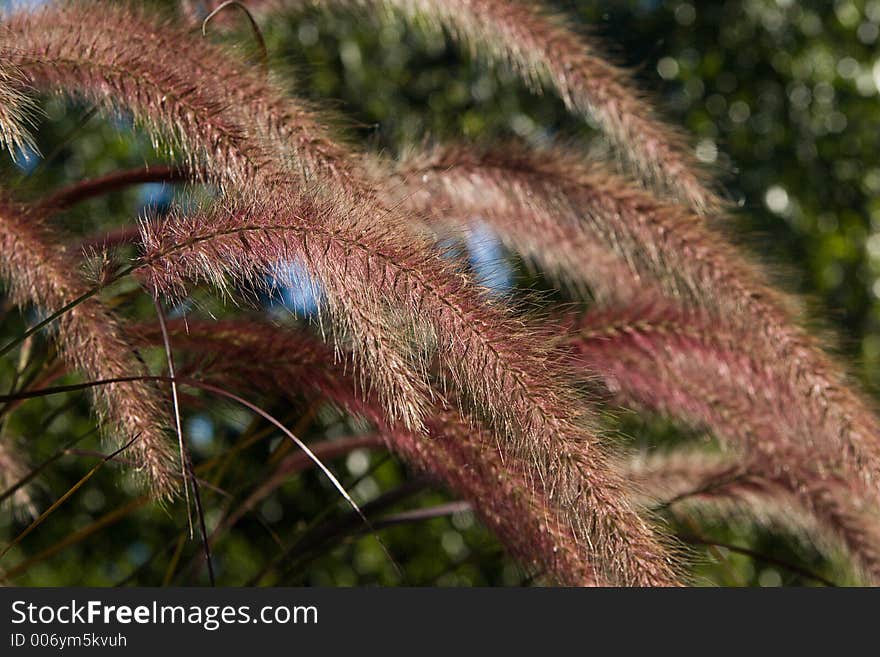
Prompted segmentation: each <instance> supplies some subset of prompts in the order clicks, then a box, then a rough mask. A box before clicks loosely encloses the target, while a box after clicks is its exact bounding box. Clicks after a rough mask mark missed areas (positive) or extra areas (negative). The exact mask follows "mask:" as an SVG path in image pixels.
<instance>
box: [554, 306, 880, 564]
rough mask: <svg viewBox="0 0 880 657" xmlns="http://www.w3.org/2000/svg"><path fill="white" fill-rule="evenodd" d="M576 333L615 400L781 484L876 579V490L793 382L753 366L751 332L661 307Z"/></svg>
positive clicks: (607, 316)
mask: <svg viewBox="0 0 880 657" xmlns="http://www.w3.org/2000/svg"><path fill="white" fill-rule="evenodd" d="M573 331H574V332H573V336H574V337H573V338H572V340H571V347H572V355H573V358H574V359H575V360H576V362H578V363H580V364H581V365H582V366H583V367H585V368H586V370H587V372H589V374H590V375H596V374H598V375H600V376H601V377H603V378H604V380H605V382H606V385H607V387H608V388H609V390H611V391H612V392H613V393H614V394H615V396H616V397H617V398H618V399H619V400H620V401H621V402H623V403H624V404H626V405H636V406H639V407H643V408H647V409H649V410H652V411H655V412H659V413H662V414H666V415H669V416H672V417H675V418H678V419H680V420H683V421H685V422H687V423H689V424H693V425H696V426H702V427H705V428H707V429H709V430H711V431H712V432H713V433H714V434H715V435H716V436H718V437H719V438H720V439H723V440H726V441H728V442H730V443H732V444H734V445H736V446H737V447H738V448H739V449H741V450H743V451H744V452H745V454H746V455H747V457H748V460H749V462H750V464H751V465H750V468H751V470H750V471H751V472H752V474H754V475H755V476H763V477H765V478H767V479H768V480H771V481H773V482H775V485H778V486H784V487H785V488H786V489H787V490H788V491H789V492H790V494H792V495H794V496H796V497H797V498H798V499H799V500H800V501H801V504H802V505H803V506H804V507H805V508H807V509H809V510H810V511H811V512H812V513H814V514H815V516H816V517H817V519H818V520H819V522H821V523H822V524H823V525H824V526H825V527H827V528H828V529H829V530H831V531H834V532H836V533H837V534H838V535H839V536H840V537H841V539H842V540H844V541H845V542H846V544H847V545H848V547H849V549H850V551H851V552H852V553H853V555H854V556H855V557H856V558H858V559H859V560H860V562H861V563H862V564H863V566H864V567H865V569H866V571H867V572H869V573H871V575H872V577H874V578H877V577H880V569H878V565H880V560H878V556H880V521H877V520H876V518H878V517H880V514H878V513H877V510H878V509H880V499H878V493H877V490H876V488H875V487H874V486H872V485H870V484H869V483H867V482H866V481H865V478H864V476H863V473H862V472H861V471H860V469H859V467H858V465H857V464H855V463H853V461H852V460H851V459H849V458H847V456H846V455H845V454H842V453H841V451H840V450H839V448H837V447H836V443H835V440H833V437H832V438H828V437H825V436H823V435H822V431H823V430H824V427H823V424H822V422H821V420H822V418H821V417H818V416H816V415H815V409H814V407H813V405H812V404H811V403H810V400H808V399H805V398H804V397H803V396H801V395H800V392H799V391H798V389H797V386H796V383H795V382H792V381H791V380H790V379H788V378H786V377H784V376H780V375H779V374H778V373H774V372H773V371H772V370H771V369H770V368H768V367H766V366H765V365H764V364H763V363H761V362H760V361H756V360H755V359H754V351H753V350H752V347H751V342H752V338H750V336H749V335H748V334H744V335H743V334H740V333H739V331H738V329H736V328H733V327H725V326H724V325H723V324H719V322H718V321H717V320H716V319H714V318H712V317H711V316H708V315H706V314H705V313H700V312H697V311H686V310H681V309H678V308H675V307H672V306H668V305H667V306H662V305H658V304H655V305H654V306H641V307H635V308H624V309H619V310H616V311H615V310H607V311H604V312H600V313H596V314H594V315H591V314H587V315H586V316H585V317H584V318H583V319H582V320H581V321H580V322H576V323H575V324H574V326H573ZM872 517H873V518H874V520H872Z"/></svg>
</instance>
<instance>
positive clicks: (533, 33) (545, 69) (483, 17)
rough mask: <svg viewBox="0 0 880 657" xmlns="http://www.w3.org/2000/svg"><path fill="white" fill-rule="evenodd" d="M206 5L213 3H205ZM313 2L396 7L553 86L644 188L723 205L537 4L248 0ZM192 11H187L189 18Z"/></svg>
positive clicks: (616, 76) (701, 172) (615, 78)
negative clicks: (600, 134) (602, 135)
mask: <svg viewBox="0 0 880 657" xmlns="http://www.w3.org/2000/svg"><path fill="white" fill-rule="evenodd" d="M206 5H207V8H208V9H209V10H210V9H213V8H215V7H217V6H219V5H220V2H219V0H211V1H210V2H208V3H206ZM310 6H317V7H322V8H326V9H331V10H332V9H337V8H340V9H343V10H351V9H354V10H364V12H365V13H367V12H369V14H370V15H371V16H373V17H375V16H377V15H381V14H382V13H383V11H385V10H389V11H395V12H399V13H401V14H402V15H403V16H404V17H405V18H409V19H418V20H417V24H418V25H427V26H429V27H432V28H437V29H441V30H445V31H446V32H448V33H449V34H450V35H451V36H452V37H453V38H454V39H456V40H457V41H460V42H461V43H462V44H463V45H465V46H466V47H467V48H468V49H469V51H470V52H471V54H472V55H474V56H476V57H479V58H481V59H484V60H487V61H489V62H491V63H501V64H503V65H506V66H508V67H509V68H511V69H512V70H513V71H514V72H515V73H516V74H518V75H519V76H520V77H522V78H523V79H524V80H525V82H526V83H527V84H528V85H529V86H530V87H532V88H533V89H541V88H550V89H553V90H554V91H556V93H558V94H559V96H560V97H561V98H562V100H563V101H564V102H565V105H566V107H567V108H568V109H569V111H571V112H573V113H574V114H575V115H577V116H579V117H580V118H582V119H585V120H587V121H588V122H590V123H591V124H593V125H596V124H598V126H599V127H600V129H601V130H602V131H603V132H604V133H605V134H606V135H607V137H608V139H609V141H610V143H611V145H612V146H613V147H614V149H615V151H616V153H617V154H618V155H619V156H620V158H621V160H622V161H623V162H625V163H626V164H628V165H629V168H630V169H631V170H632V171H633V172H634V173H635V174H636V175H637V176H638V177H639V179H641V180H642V181H643V182H644V183H645V184H646V185H648V186H649V187H651V188H653V189H656V190H658V191H659V192H660V193H662V194H665V195H669V196H670V197H671V198H674V199H677V200H679V201H682V202H684V203H687V204H689V205H690V206H692V207H694V208H695V209H696V210H697V211H699V212H708V211H711V210H715V209H718V208H720V207H722V206H723V202H722V201H721V200H720V199H719V197H718V196H717V195H716V194H715V192H714V191H712V189H711V186H712V185H711V181H710V177H709V175H708V173H707V171H706V170H705V168H704V167H703V166H702V165H701V164H700V163H699V162H698V161H697V159H696V157H695V155H694V152H693V148H692V147H691V146H690V144H689V143H688V140H687V139H686V138H685V137H684V136H683V135H682V133H681V131H680V130H678V129H676V128H674V127H672V126H670V125H669V124H667V123H665V122H664V121H662V120H661V119H660V118H659V116H658V113H657V111H656V110H655V109H654V107H653V106H652V104H651V103H650V102H649V101H648V100H647V99H646V98H645V95H644V94H643V93H641V92H640V91H639V90H638V89H637V88H636V86H635V85H634V84H633V81H632V79H631V76H630V74H629V72H628V71H626V70H624V69H623V68H621V67H618V66H615V65H613V64H611V63H609V62H608V61H607V60H606V59H604V58H603V57H602V56H601V55H600V54H599V50H600V49H599V48H597V46H596V45H594V40H593V39H591V38H590V37H588V36H587V35H586V34H583V33H579V32H578V31H577V30H575V29H574V28H573V27H572V26H570V25H569V24H567V22H566V20H565V19H564V18H563V17H562V16H561V15H558V14H554V13H552V12H550V11H549V9H548V8H547V7H544V6H542V4H541V3H533V2H521V1H519V0H252V1H251V2H249V3H248V10H249V11H250V12H251V13H254V14H256V15H257V16H260V15H262V16H267V15H271V14H273V13H276V12H279V11H292V10H301V9H303V8H306V7H310ZM193 13H194V12H190V15H191V16H192V15H193Z"/></svg>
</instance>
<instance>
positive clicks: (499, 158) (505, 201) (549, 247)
mask: <svg viewBox="0 0 880 657" xmlns="http://www.w3.org/2000/svg"><path fill="white" fill-rule="evenodd" d="M519 151H520V148H517V147H509V148H507V149H505V151H504V153H501V152H499V151H495V152H493V151H481V150H479V149H474V148H473V147H470V148H469V147H466V146H461V145H456V146H448V145H447V146H440V147H434V148H432V149H430V150H427V151H412V150H411V151H409V152H405V153H404V155H403V156H402V157H401V159H400V160H399V161H398V162H395V163H389V162H384V161H381V160H379V159H378V158H377V159H376V160H374V163H373V167H374V169H375V172H374V175H375V176H377V177H379V176H381V177H382V179H383V180H384V181H385V184H384V189H386V190H387V194H388V195H389V197H390V199H389V204H390V205H400V206H402V207H405V208H407V209H410V210H412V211H413V213H414V214H415V215H416V216H422V217H424V218H425V219H426V220H427V221H428V227H429V229H431V230H433V231H435V232H436V233H439V235H440V236H443V237H445V233H446V232H448V229H449V227H452V228H453V229H458V230H462V229H464V230H468V229H469V227H470V226H472V225H473V222H474V221H475V218H479V221H481V222H485V223H486V224H488V225H489V226H490V227H491V229H492V230H493V231H494V232H495V234H496V235H497V236H498V238H499V239H500V240H501V241H502V242H503V243H504V244H505V245H506V246H507V247H508V248H510V249H511V250H513V251H516V252H518V253H520V254H521V255H522V256H523V257H524V258H526V259H527V260H530V261H532V262H534V263H535V264H536V265H537V266H538V267H539V268H540V269H541V270H543V271H544V272H545V273H546V274H548V275H549V276H550V277H551V278H552V279H554V280H556V281H558V282H559V283H560V284H561V285H562V286H563V287H566V288H568V289H570V290H571V291H572V292H573V293H574V294H576V295H579V296H584V295H585V294H586V293H587V291H589V293H590V294H591V295H592V296H593V297H594V298H595V299H596V300H597V301H599V302H601V303H603V304H607V303H617V304H620V303H627V302H631V301H632V300H633V299H635V298H637V297H643V296H650V295H651V294H652V293H655V294H656V295H658V296H659V295H662V290H661V289H660V287H659V286H658V285H657V284H656V283H655V282H654V281H652V280H649V279H646V278H645V277H644V276H640V275H639V274H638V272H635V271H633V269H632V268H631V267H630V266H629V265H628V264H627V263H626V261H625V260H624V259H623V258H621V257H620V256H619V255H618V254H616V253H615V252H614V251H613V250H612V249H610V248H609V247H608V246H607V245H606V244H605V243H604V242H603V241H602V240H601V239H600V238H599V237H598V236H597V235H596V234H595V232H594V231H592V230H591V229H590V228H589V227H587V226H584V224H583V223H582V222H581V221H580V217H579V214H578V209H577V208H576V207H573V206H572V205H571V204H570V203H569V202H568V200H567V199H566V197H565V196H564V194H562V193H560V190H559V189H557V188H555V187H554V186H553V185H552V184H548V183H547V181H545V180H544V179H543V178H542V177H536V179H535V180H532V181H529V180H528V176H527V174H526V175H525V176H524V178H525V183H523V181H522V180H520V176H519V175H518V172H516V164H515V163H516V159H517V154H518V153H519ZM511 173H513V174H514V175H511Z"/></svg>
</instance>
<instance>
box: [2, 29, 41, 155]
mask: <svg viewBox="0 0 880 657" xmlns="http://www.w3.org/2000/svg"><path fill="white" fill-rule="evenodd" d="M2 29H3V28H2V26H0V32H2ZM27 91H28V87H27V83H26V81H25V79H24V76H23V75H22V74H21V72H20V71H19V70H18V69H17V67H15V66H14V65H13V64H11V63H9V62H8V61H6V57H5V56H4V55H3V54H2V53H0V147H4V148H6V149H7V150H8V151H9V153H10V154H11V155H12V156H13V157H28V156H29V154H33V153H37V152H38V151H37V145H36V143H35V142H34V139H33V137H32V136H31V133H30V128H31V127H32V126H33V123H34V116H35V115H37V114H38V112H39V110H38V108H37V105H36V103H35V102H34V100H33V99H32V98H31V97H30V95H29V94H28V93H27Z"/></svg>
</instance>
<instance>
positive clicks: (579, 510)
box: [139, 321, 672, 584]
mask: <svg viewBox="0 0 880 657" xmlns="http://www.w3.org/2000/svg"><path fill="white" fill-rule="evenodd" d="M188 329H189V332H188V333H184V328H183V325H182V324H180V325H177V326H172V332H173V334H174V336H175V344H176V345H178V346H179V347H180V348H182V349H183V350H184V351H186V350H195V351H200V350H203V351H204V352H206V353H208V354H210V353H214V354H222V355H220V356H219V357H217V358H216V360H211V361H210V365H209V366H206V373H207V374H208V375H209V376H212V377H214V376H219V377H221V379H222V380H223V381H226V382H228V384H229V385H240V384H241V382H242V381H245V380H247V381H249V382H250V384H252V385H256V386H257V387H260V388H268V389H271V390H285V391H287V392H290V391H293V390H296V391H302V390H306V391H307V390H318V391H319V392H321V394H323V395H326V396H327V397H328V398H329V399H331V400H333V401H335V402H336V403H337V404H338V405H340V406H343V407H345V408H347V409H348V410H349V411H351V412H354V413H357V414H361V415H364V416H366V417H367V418H369V419H370V420H371V421H373V422H374V423H376V424H377V425H379V426H380V427H385V428H386V430H387V432H388V435H390V436H392V439H391V447H392V448H394V449H396V450H398V451H400V452H401V453H403V454H404V455H405V456H406V457H407V458H408V459H409V460H410V461H411V462H413V463H415V464H416V465H418V466H419V467H422V468H424V469H427V470H428V471H430V472H431V473H433V474H434V475H435V476H438V477H440V478H441V479H442V480H443V481H444V482H445V483H446V484H447V485H449V486H451V487H452V488H453V489H455V490H459V491H461V492H464V493H465V494H467V495H468V498H469V499H471V500H472V501H473V502H474V503H475V504H476V505H477V507H478V509H481V511H480V512H481V515H483V517H484V519H486V520H487V522H488V523H489V524H490V526H492V527H493V528H496V529H497V530H498V532H499V535H500V536H501V537H502V538H503V539H504V540H505V541H506V542H508V544H509V545H511V549H513V550H514V552H515V553H517V554H518V555H519V556H520V557H521V558H523V559H524V560H526V561H528V562H529V563H531V562H533V561H538V562H539V563H542V564H543V565H544V566H545V567H547V568H549V569H550V571H551V573H552V574H553V575H554V577H555V578H556V579H558V580H560V581H563V582H567V583H584V582H585V581H586V580H587V579H590V578H592V577H593V576H592V575H590V573H594V574H595V576H596V577H597V578H598V581H599V582H600V583H602V582H604V583H612V582H617V583H630V584H639V583H641V584H649V583H651V581H652V580H653V583H655V584H657V583H666V584H669V583H672V581H671V580H670V579H669V578H668V577H666V576H662V577H661V576H660V575H659V574H658V571H659V572H660V573H662V572H663V571H664V569H666V568H668V564H667V563H666V562H665V561H661V562H659V563H658V562H657V561H656V559H657V558H658V557H657V555H656V554H651V553H645V552H643V550H645V549H646V547H645V546H644V545H643V544H642V545H639V544H638V543H636V545H635V547H634V548H632V551H634V552H636V553H637V554H638V555H639V557H638V558H639V559H640V567H641V568H644V569H645V570H646V571H649V572H651V573H652V574H651V575H645V574H643V575H635V576H632V578H631V579H622V578H621V574H620V572H621V571H624V572H625V571H627V570H629V569H630V568H632V564H631V563H629V560H630V559H631V558H632V557H631V556H630V555H626V554H621V553H617V554H616V555H609V554H608V553H606V552H605V548H606V546H604V545H602V544H600V543H597V542H596V541H595V537H596V534H597V532H596V531H595V530H591V529H589V528H588V523H589V522H603V523H614V524H615V525H618V524H619V523H620V522H621V519H620V518H619V517H618V516H613V515H610V514H608V512H607V511H603V513H604V514H605V515H600V516H599V517H598V519H597V520H595V521H593V520H589V517H590V516H594V517H595V510H588V509H585V508H584V507H583V506H581V505H579V504H572V503H571V501H570V499H569V498H567V497H563V496H561V495H559V494H553V492H552V491H549V490H548V489H547V487H546V486H544V485H543V484H542V482H541V481H539V480H538V478H537V477H536V475H535V472H534V470H535V466H534V463H533V462H532V460H531V459H528V458H524V457H523V456H522V455H521V454H517V453H516V452H514V451H511V450H510V449H509V448H508V447H507V446H506V444H507V443H506V442H505V441H503V440H501V441H500V442H499V437H498V435H497V434H494V433H492V432H487V431H486V430H484V429H479V427H478V423H475V422H473V421H469V420H460V419H459V420H455V418H456V417H458V416H457V414H456V413H454V412H453V411H452V410H450V409H448V408H447V409H445V410H444V409H443V408H441V406H442V401H441V400H440V399H439V398H437V400H436V404H439V405H440V406H436V405H435V409H434V412H432V413H431V414H430V415H429V416H428V418H427V426H428V429H429V435H430V436H431V437H432V438H433V440H426V439H425V438H423V437H418V436H415V435H413V434H412V433H410V432H405V431H402V430H400V429H395V428H393V427H388V426H387V421H386V420H385V416H384V414H383V413H382V412H380V411H379V410H378V407H377V406H376V405H375V404H373V403H372V402H371V401H370V399H369V398H363V397H359V396H357V395H356V394H355V386H354V383H353V382H352V381H350V380H348V381H346V376H345V375H344V374H343V371H344V369H345V368H338V367H337V368H332V367H330V363H331V360H330V359H329V357H328V356H329V354H328V352H327V349H328V348H327V347H326V346H324V345H322V344H320V343H318V342H317V341H316V340H315V339H314V338H313V337H310V336H308V335H306V334H304V333H297V332H294V331H284V330H279V329H277V328H274V327H271V326H267V325H261V324H253V323H244V322H234V321H231V322H220V323H211V324H207V323H201V324H199V323H193V322H192V321H190V322H188ZM150 330H151V329H150V327H140V328H139V331H140V335H141V337H142V338H146V339H147V341H149V340H150V333H149V331H150ZM152 330H153V334H154V335H153V341H155V339H156V336H155V329H152ZM223 344H226V345H227V347H226V348H224V347H223V346H222V345H223ZM260 372H263V374H260ZM476 440H479V441H481V442H480V445H481V447H480V448H479V450H477V451H474V450H475V449H476V448H475V447H474V446H473V444H472V443H473V441H476ZM593 449H595V448H593ZM438 450H439V451H438ZM444 459H445V460H444ZM447 463H449V465H448V466H447V465H446V464H447ZM587 465H588V467H586V468H585V469H583V470H580V469H571V470H569V473H570V474H569V476H571V477H582V478H583V479H586V480H587V481H589V482H596V481H603V482H604V481H605V475H604V473H602V472H600V471H598V469H597V467H596V465H595V463H594V462H591V463H589V464H587ZM580 485H581V486H582V487H584V488H586V486H591V487H594V486H595V483H590V484H587V483H586V482H584V481H582V482H581V484H580ZM616 493H617V495H619V496H620V497H621V498H625V497H626V492H625V491H624V490H623V486H622V485H620V486H619V490H616ZM586 494H587V491H586V490H585V495H586ZM594 495H595V494H592V495H590V497H589V499H591V500H593V499H595V497H594ZM520 500H523V501H522V502H520ZM542 500H543V501H542ZM548 505H549V507H548ZM600 508H607V504H604V503H603V504H602V506H601V507H600ZM548 509H549V510H548ZM533 518H534V520H532V519H533ZM606 531H609V530H606ZM600 535H601V534H600ZM635 540H641V539H635ZM655 550H656V546H654V547H653V548H652V551H655ZM661 558H662V557H661ZM614 559H617V560H620V561H622V562H623V563H616V564H614V563H613V562H612V564H611V565H610V564H609V560H614Z"/></svg>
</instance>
